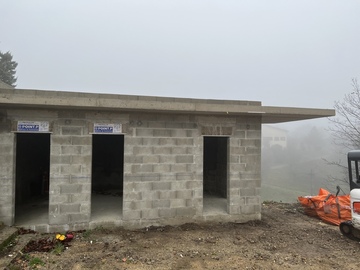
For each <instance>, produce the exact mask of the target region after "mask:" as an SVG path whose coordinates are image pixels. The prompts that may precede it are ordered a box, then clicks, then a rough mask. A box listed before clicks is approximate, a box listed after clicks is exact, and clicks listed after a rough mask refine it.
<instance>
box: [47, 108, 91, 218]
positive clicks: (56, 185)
mask: <svg viewBox="0 0 360 270" xmlns="http://www.w3.org/2000/svg"><path fill="white" fill-rule="evenodd" d="M52 125H53V133H52V135H51V150H50V188H49V193H50V199H49V224H51V225H63V224H75V223H85V222H89V220H90V210H91V207H90V206H91V149H92V144H91V135H90V134H89V133H90V132H89V121H88V120H87V119H86V117H85V113H84V112H71V111H59V112H58V117H57V118H56V119H54V120H53V122H52Z"/></svg>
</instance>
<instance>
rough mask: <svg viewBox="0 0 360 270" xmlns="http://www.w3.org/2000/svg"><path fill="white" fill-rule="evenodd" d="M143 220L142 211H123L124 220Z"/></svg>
mask: <svg viewBox="0 0 360 270" xmlns="http://www.w3.org/2000/svg"><path fill="white" fill-rule="evenodd" d="M140 218H141V210H138V211H134V210H131V211H123V220H133V219H136V220H139V219H140Z"/></svg>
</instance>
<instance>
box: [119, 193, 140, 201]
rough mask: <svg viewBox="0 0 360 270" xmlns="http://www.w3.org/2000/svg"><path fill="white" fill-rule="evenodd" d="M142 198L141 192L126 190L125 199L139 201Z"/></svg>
mask: <svg viewBox="0 0 360 270" xmlns="http://www.w3.org/2000/svg"><path fill="white" fill-rule="evenodd" d="M141 199H142V195H141V192H125V193H124V195H123V200H124V201H139V200H141Z"/></svg>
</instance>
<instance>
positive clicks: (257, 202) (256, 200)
mask: <svg viewBox="0 0 360 270" xmlns="http://www.w3.org/2000/svg"><path fill="white" fill-rule="evenodd" d="M260 201H261V200H260V196H255V197H246V199H245V203H246V204H247V205H252V204H253V205H260Z"/></svg>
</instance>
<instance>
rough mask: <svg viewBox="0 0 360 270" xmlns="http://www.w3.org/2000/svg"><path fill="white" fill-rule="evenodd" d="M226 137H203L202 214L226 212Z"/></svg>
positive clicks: (227, 139)
mask: <svg viewBox="0 0 360 270" xmlns="http://www.w3.org/2000/svg"><path fill="white" fill-rule="evenodd" d="M228 141H229V138H228V137H215V136H211V137H210V136H209V137H204V152H203V154H204V156H203V157H204V162H203V166H204V167H203V174H204V175H203V199H204V205H203V212H204V214H207V215H212V214H219V213H223V214H224V213H226V212H227V179H228Z"/></svg>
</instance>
